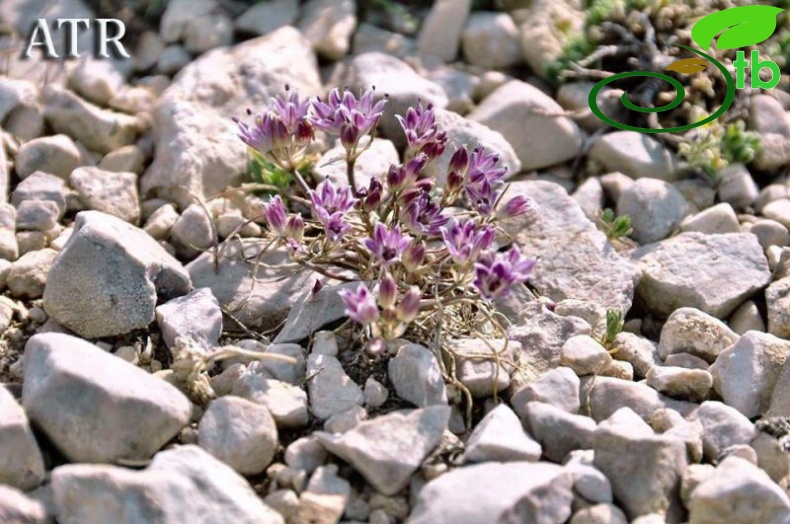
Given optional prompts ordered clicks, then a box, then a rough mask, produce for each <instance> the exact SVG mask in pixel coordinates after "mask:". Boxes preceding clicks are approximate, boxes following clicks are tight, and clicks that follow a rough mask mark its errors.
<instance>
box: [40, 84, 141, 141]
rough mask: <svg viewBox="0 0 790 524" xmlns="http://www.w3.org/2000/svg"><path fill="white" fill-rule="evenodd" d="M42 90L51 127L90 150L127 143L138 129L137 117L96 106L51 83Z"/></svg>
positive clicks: (135, 136)
mask: <svg viewBox="0 0 790 524" xmlns="http://www.w3.org/2000/svg"><path fill="white" fill-rule="evenodd" d="M43 93H44V104H45V107H46V109H45V112H44V115H45V117H46V119H47V121H48V122H49V124H50V125H51V126H52V128H53V129H54V130H55V131H57V132H58V133H63V134H65V135H69V136H70V137H72V138H74V139H76V140H78V141H80V142H81V143H82V144H84V145H85V146H86V147H87V148H89V149H90V150H92V151H97V152H99V153H109V152H110V151H113V150H115V149H118V148H120V147H123V146H128V145H131V144H133V143H134V141H135V140H136V138H137V135H138V133H139V132H140V129H141V124H140V122H139V121H138V119H137V118H135V117H132V116H129V115H124V114H121V113H115V112H113V111H108V110H106V109H101V108H99V107H96V106H94V105H93V104H90V103H88V102H85V101H84V100H82V99H80V98H79V97H77V96H76V95H74V94H72V93H70V92H69V91H66V90H64V89H62V88H60V87H56V86H55V85H53V84H49V85H47V87H45V88H44V92H43Z"/></svg>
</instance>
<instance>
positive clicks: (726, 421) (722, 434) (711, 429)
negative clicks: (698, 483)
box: [689, 400, 757, 460]
mask: <svg viewBox="0 0 790 524" xmlns="http://www.w3.org/2000/svg"><path fill="white" fill-rule="evenodd" d="M689 418H690V420H699V421H700V423H702V427H703V430H704V433H703V434H702V445H703V451H704V453H705V458H707V459H708V460H718V458H719V457H720V456H721V455H722V453H724V451H725V450H726V449H727V448H728V447H730V446H733V445H735V444H748V443H749V442H751V441H752V439H753V438H754V437H755V436H757V430H756V429H755V427H754V424H752V423H751V422H750V421H749V419H747V418H746V417H744V416H743V415H742V414H741V413H739V412H738V411H737V410H736V409H735V408H732V407H730V406H727V405H726V404H723V403H722V402H719V401H715V400H708V401H705V402H703V403H702V404H701V405H700V407H699V408H697V409H696V410H695V411H694V412H693V413H692V414H691V416H690V417H689Z"/></svg>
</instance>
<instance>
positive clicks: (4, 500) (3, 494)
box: [0, 484, 52, 524]
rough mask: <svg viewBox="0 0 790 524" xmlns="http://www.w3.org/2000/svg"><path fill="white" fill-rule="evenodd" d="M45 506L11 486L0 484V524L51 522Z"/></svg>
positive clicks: (45, 523)
mask: <svg viewBox="0 0 790 524" xmlns="http://www.w3.org/2000/svg"><path fill="white" fill-rule="evenodd" d="M51 520H52V519H51V517H50V515H48V511H47V508H46V506H45V505H44V504H43V503H41V502H39V501H37V500H35V499H34V498H32V497H31V496H30V494H25V493H23V492H21V491H20V490H18V489H16V488H13V487H11V486H6V485H4V484H0V522H8V523H9V524H15V523H19V524H47V523H49V522H51Z"/></svg>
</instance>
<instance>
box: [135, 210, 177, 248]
mask: <svg viewBox="0 0 790 524" xmlns="http://www.w3.org/2000/svg"><path fill="white" fill-rule="evenodd" d="M176 221H178V212H177V211H176V208H175V207H173V205H172V204H166V205H164V206H162V207H160V208H158V209H157V210H156V211H154V212H153V213H152V214H151V216H150V217H148V220H147V221H146V223H145V226H144V227H143V231H145V232H146V233H148V234H149V235H151V238H154V239H156V240H166V239H167V237H168V236H169V235H170V230H171V229H172V227H173V225H174V224H175V223H176Z"/></svg>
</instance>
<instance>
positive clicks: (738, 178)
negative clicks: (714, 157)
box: [717, 164, 760, 209]
mask: <svg viewBox="0 0 790 524" xmlns="http://www.w3.org/2000/svg"><path fill="white" fill-rule="evenodd" d="M717 192H718V195H719V200H720V201H722V202H726V203H728V204H730V205H731V206H732V207H734V208H736V209H745V208H747V207H749V206H752V205H753V204H754V203H755V202H756V201H757V197H758V196H759V195H760V188H759V187H757V184H756V183H755V181H754V180H753V179H752V175H751V174H750V173H749V170H748V169H747V168H746V166H745V165H743V164H730V165H728V166H727V167H725V168H724V169H722V170H721V171H719V184H718V186H717Z"/></svg>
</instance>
